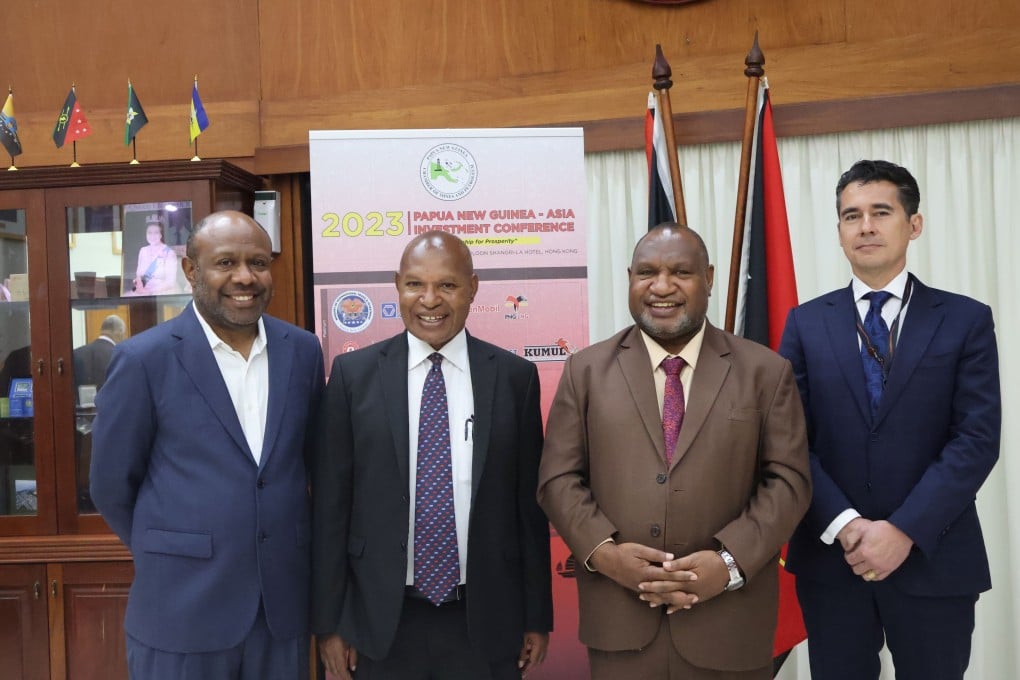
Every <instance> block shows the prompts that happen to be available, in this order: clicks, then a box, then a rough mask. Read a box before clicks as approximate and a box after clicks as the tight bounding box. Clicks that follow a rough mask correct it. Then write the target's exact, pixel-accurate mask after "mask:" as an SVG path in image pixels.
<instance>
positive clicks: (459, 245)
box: [400, 231, 475, 276]
mask: <svg viewBox="0 0 1020 680" xmlns="http://www.w3.org/2000/svg"><path fill="white" fill-rule="evenodd" d="M430 250H439V251H443V252H445V253H446V254H447V256H448V257H450V258H451V259H452V261H453V262H454V263H455V264H456V265H457V266H458V267H460V268H462V270H463V272H464V273H465V274H467V275H468V276H471V275H473V274H474V273H475V263H474V260H473V259H472V258H471V251H470V250H469V249H468V247H467V244H466V243H464V242H463V241H461V240H460V239H459V238H457V237H456V236H454V235H453V234H448V233H446V232H445V231H429V232H426V233H424V234H421V235H419V236H415V237H414V238H413V239H411V241H410V243H408V244H407V247H405V248H404V253H403V255H401V257H400V271H403V270H404V269H405V267H406V266H407V263H408V261H409V259H410V258H411V257H414V256H417V255H420V254H422V253H425V252H428V251H430Z"/></svg>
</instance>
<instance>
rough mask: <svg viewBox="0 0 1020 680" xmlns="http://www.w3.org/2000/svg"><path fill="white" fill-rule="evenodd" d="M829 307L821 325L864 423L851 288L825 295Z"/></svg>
mask: <svg viewBox="0 0 1020 680" xmlns="http://www.w3.org/2000/svg"><path fill="white" fill-rule="evenodd" d="M827 303H828V305H829V308H828V310H827V312H828V313H827V315H826V318H825V328H826V330H827V331H828V333H829V346H830V347H831V348H832V353H833V354H834V355H835V358H836V363H837V364H838V365H839V370H840V371H842V373H843V379H844V380H845V381H846V384H847V387H848V388H849V389H850V394H851V395H852V396H853V400H854V403H855V404H857V410H858V411H860V413H861V417H862V418H864V421H865V422H871V405H870V403H869V400H868V388H867V385H866V384H865V382H864V366H863V365H862V364H861V348H860V346H859V345H858V341H857V326H856V323H857V317H858V314H857V306H856V305H855V304H854V293H853V288H852V287H850V286H847V287H846V288H844V289H842V290H838V291H836V292H834V293H833V294H832V295H830V296H829V299H828V300H827Z"/></svg>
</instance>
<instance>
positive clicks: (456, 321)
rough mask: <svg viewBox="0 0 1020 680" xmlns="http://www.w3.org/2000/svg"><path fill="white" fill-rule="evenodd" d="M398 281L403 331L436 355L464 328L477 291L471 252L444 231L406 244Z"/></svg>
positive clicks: (461, 242)
mask: <svg viewBox="0 0 1020 680" xmlns="http://www.w3.org/2000/svg"><path fill="white" fill-rule="evenodd" d="M395 282H396V284H397V294H398V295H399V297H400V316H401V318H402V319H403V321H404V327H405V328H407V331H408V332H409V333H410V334H411V335H413V336H415V337H416V338H418V339H419V340H422V341H423V342H426V343H428V344H429V346H431V347H432V348H433V349H435V350H439V349H441V348H442V347H443V345H445V344H446V343H447V342H449V341H450V340H452V339H453V338H454V337H455V336H456V335H457V334H458V333H460V332H461V331H462V330H463V329H464V324H465V323H466V322H467V317H468V313H469V312H470V311H471V303H472V302H473V301H474V299H475V293H477V292H478V277H477V276H476V275H475V268H474V264H473V263H472V261H471V251H470V250H468V247H467V245H466V244H465V243H464V242H463V241H461V240H460V239H459V238H457V237H456V236H453V235H452V234H447V233H446V232H441V231H430V232H428V233H425V234H422V235H420V236H417V237H415V238H414V239H413V240H411V242H410V243H408V244H407V247H406V248H405V249H404V254H403V256H402V257H401V258H400V270H399V271H398V272H397V275H396V277H395Z"/></svg>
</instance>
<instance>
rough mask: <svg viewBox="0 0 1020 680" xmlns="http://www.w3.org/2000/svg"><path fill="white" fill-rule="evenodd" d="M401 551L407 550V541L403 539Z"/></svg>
mask: <svg viewBox="0 0 1020 680" xmlns="http://www.w3.org/2000/svg"><path fill="white" fill-rule="evenodd" d="M400 551H401V552H407V541H401V542H400Z"/></svg>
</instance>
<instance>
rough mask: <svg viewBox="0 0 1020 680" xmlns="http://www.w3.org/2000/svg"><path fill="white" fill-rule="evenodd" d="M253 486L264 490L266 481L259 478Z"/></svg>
mask: <svg viewBox="0 0 1020 680" xmlns="http://www.w3.org/2000/svg"><path fill="white" fill-rule="evenodd" d="M255 486H257V487H258V488H260V489H264V488H266V480H264V479H262V478H261V477H259V481H257V482H255Z"/></svg>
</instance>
